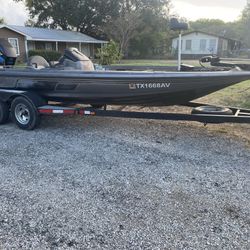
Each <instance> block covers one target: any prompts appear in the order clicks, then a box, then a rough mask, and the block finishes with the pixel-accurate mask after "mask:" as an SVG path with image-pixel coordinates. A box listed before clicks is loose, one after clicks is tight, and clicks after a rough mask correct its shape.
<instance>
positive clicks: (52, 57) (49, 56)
mask: <svg viewBox="0 0 250 250" xmlns="http://www.w3.org/2000/svg"><path fill="white" fill-rule="evenodd" d="M31 56H42V57H44V58H45V59H46V60H47V61H49V62H50V61H58V59H59V58H60V57H61V56H62V54H61V53H60V52H58V51H48V50H30V51H29V57H31Z"/></svg>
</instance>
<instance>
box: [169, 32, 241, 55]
mask: <svg viewBox="0 0 250 250" xmlns="http://www.w3.org/2000/svg"><path fill="white" fill-rule="evenodd" d="M178 39H179V37H174V38H173V39H172V53H173V54H175V53H176V52H177V49H178ZM240 47H241V42H240V41H237V40H234V39H230V38H226V37H224V36H218V35H215V34H209V33H206V32H203V31H192V32H188V33H186V34H183V35H182V55H183V58H200V57H202V56H205V55H211V54H216V55H218V56H221V57H227V56H230V55H232V53H233V52H234V51H237V50H239V49H240Z"/></svg>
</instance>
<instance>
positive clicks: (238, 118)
mask: <svg viewBox="0 0 250 250" xmlns="http://www.w3.org/2000/svg"><path fill="white" fill-rule="evenodd" d="M183 106H184V105H183ZM185 106H186V107H193V108H194V107H202V106H208V105H207V104H204V103H196V102H191V103H189V104H187V105H185ZM216 107H218V106H216ZM227 108H228V109H230V110H232V114H231V115H226V114H218V115H215V114H202V113H201V114H184V113H158V112H137V111H120V110H108V109H107V107H106V106H105V107H104V109H95V108H89V107H87V108H74V107H62V106H54V105H46V106H42V107H38V111H39V113H40V114H41V115H60V114H61V115H81V116H99V117H112V118H130V119H131V118H132V119H147V120H167V121H195V122H201V123H204V124H208V123H250V109H240V108H234V107H227Z"/></svg>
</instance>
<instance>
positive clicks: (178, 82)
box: [0, 70, 250, 106]
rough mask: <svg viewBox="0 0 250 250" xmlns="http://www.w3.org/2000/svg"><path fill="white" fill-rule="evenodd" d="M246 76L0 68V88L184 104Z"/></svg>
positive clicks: (68, 98)
mask: <svg viewBox="0 0 250 250" xmlns="http://www.w3.org/2000/svg"><path fill="white" fill-rule="evenodd" d="M247 79H250V72H241V71H239V72H237V71H232V72H231V71H229V72H192V73H191V72H164V73H160V72H158V73H150V72H81V71H59V70H40V71H37V70H2V71H0V88H2V89H14V90H24V91H33V92H36V93H37V94H39V95H40V96H41V97H43V98H44V99H46V100H48V101H57V102H74V103H83V104H109V105H110V104H112V105H143V106H167V105H174V104H185V103H187V102H189V101H191V100H194V99H197V98H199V97H202V96H205V95H208V94H210V93H212V92H215V91H217V90H220V89H223V88H225V87H228V86H231V85H233V84H236V83H239V82H241V81H244V80H247Z"/></svg>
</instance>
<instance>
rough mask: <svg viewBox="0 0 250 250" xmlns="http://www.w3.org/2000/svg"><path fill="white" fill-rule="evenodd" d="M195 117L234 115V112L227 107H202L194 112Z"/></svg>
mask: <svg viewBox="0 0 250 250" xmlns="http://www.w3.org/2000/svg"><path fill="white" fill-rule="evenodd" d="M192 114H193V115H195V114H196V115H199V114H200V115H202V114H204V115H233V111H232V110H231V109H229V108H225V107H216V106H201V107H197V108H194V109H193V110H192Z"/></svg>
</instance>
